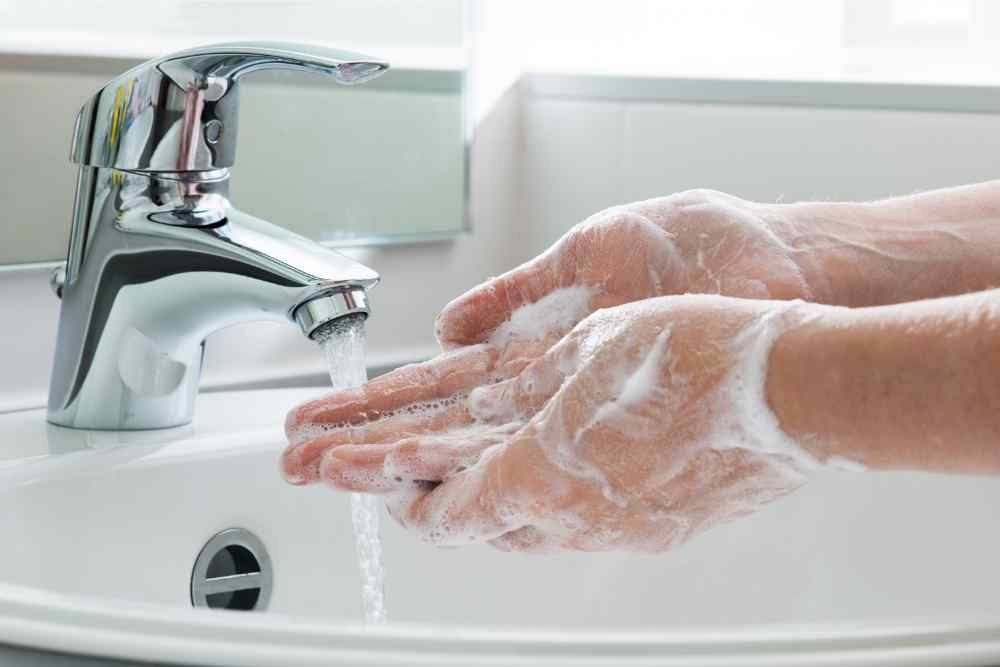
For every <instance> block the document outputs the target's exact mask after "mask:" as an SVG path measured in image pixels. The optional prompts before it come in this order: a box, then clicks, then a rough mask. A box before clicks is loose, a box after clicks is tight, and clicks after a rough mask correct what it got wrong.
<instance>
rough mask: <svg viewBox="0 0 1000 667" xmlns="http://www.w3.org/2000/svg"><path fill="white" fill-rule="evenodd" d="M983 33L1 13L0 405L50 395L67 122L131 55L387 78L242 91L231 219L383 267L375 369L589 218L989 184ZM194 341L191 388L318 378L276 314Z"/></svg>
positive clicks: (381, 6)
mask: <svg viewBox="0 0 1000 667" xmlns="http://www.w3.org/2000/svg"><path fill="white" fill-rule="evenodd" d="M154 19H155V25H156V26H158V29H157V32H156V33H155V34H152V33H147V32H143V31H142V30H140V31H136V25H137V24H138V25H147V26H152V25H153V24H154ZM160 26H162V29H161V28H160ZM998 38H1000V5H998V3H994V2H988V1H987V0H938V1H931V0H814V1H812V2H796V1H794V0H673V1H668V0H661V1H659V2H657V1H654V0H617V1H616V2H613V3H612V2H587V3H581V2H570V1H568V0H566V1H560V0H534V1H533V2H527V1H523V0H510V1H507V2H499V1H493V0H479V1H475V0H467V1H464V2H463V1H462V0H406V1H403V0H364V1H363V0H330V1H327V2H321V1H320V0H213V1H208V0H155V1H149V2H144V3H142V4H141V7H140V6H137V5H136V4H135V3H128V2H125V1H124V0H94V1H92V2H86V3H81V2H70V1H69V0H62V1H58V2H56V1H53V2H44V1H37V0H32V1H30V2H29V1H28V0H0V127H2V128H3V131H0V156H2V158H3V159H2V163H0V201H3V202H4V207H3V209H2V213H0V215H2V226H0V264H2V265H3V266H2V267H0V303H2V304H3V307H4V313H5V314H4V315H3V316H2V319H0V323H2V326H0V349H3V350H5V354H4V356H3V360H2V363H0V369H2V371H0V410H4V409H8V408H12V407H24V406H29V405H36V406H37V405H42V404H43V403H44V397H45V393H46V387H47V383H48V376H49V369H50V365H51V358H52V346H53V343H54V338H55V331H56V322H57V319H58V311H59V309H58V301H57V300H56V299H55V297H54V296H53V295H52V294H51V292H50V291H49V287H48V279H49V275H50V273H51V270H52V267H53V266H54V265H55V264H54V262H55V261H57V260H59V259H60V258H61V257H62V255H63V254H64V252H65V250H64V248H65V243H66V237H67V233H68V226H69V214H70V208H71V204H72V197H73V182H74V180H73V179H74V174H75V170H74V166H73V165H71V164H69V162H68V160H67V154H68V148H69V139H70V133H71V130H72V124H73V121H74V118H75V115H76V112H77V110H78V108H79V106H80V104H81V103H82V102H83V101H84V100H85V99H86V98H87V97H88V96H89V95H91V94H92V93H93V92H94V91H95V90H96V89H97V88H98V87H99V86H100V85H102V84H103V83H104V82H105V81H106V80H108V79H109V78H111V77H113V76H114V75H115V74H117V73H119V72H121V71H123V70H124V69H126V68H127V67H128V66H130V64H133V63H136V62H138V61H139V60H142V59H145V58H148V57H153V56H156V55H160V54H162V53H166V52H169V51H173V50H177V49H180V48H184V47H187V46H191V45H196V44H203V43H210V42H213V41H231V40H250V39H272V40H274V39H279V40H303V41H312V42H320V43H328V44H331V45H339V46H343V47H345V48H351V49H356V50H360V51H364V52H368V53H371V54H373V55H376V56H380V57H383V58H385V59H387V60H389V61H390V62H391V63H392V64H393V67H394V71H392V72H390V74H389V75H387V76H386V77H384V79H382V80H380V81H379V82H376V83H374V84H371V85H369V86H367V87H365V88H363V89H357V90H351V91H347V92H344V91H343V90H337V89H335V88H333V87H331V86H322V85H317V84H316V83H315V82H313V81H311V80H307V77H292V78H291V79H290V80H288V81H282V82H278V81H277V80H276V79H271V78H269V77H267V76H263V75H262V76H259V77H258V80H257V81H256V83H255V84H253V85H252V86H248V89H247V94H246V98H245V100H244V104H243V109H244V118H243V120H242V122H241V126H242V127H241V133H243V138H242V140H241V141H240V152H239V157H238V162H237V166H236V168H235V169H234V177H233V184H234V185H233V188H234V192H233V197H234V199H236V200H238V201H239V202H240V203H241V206H242V208H244V209H245V210H248V211H250V212H253V213H257V214H259V215H261V216H262V217H265V218H268V219H270V220H273V221H274V222H276V223H278V224H282V225H286V226H289V227H292V228H294V229H296V230H298V231H300V232H301V233H305V234H307V235H312V236H314V237H315V238H319V239H321V240H324V241H328V242H331V243H335V244H338V245H345V244H347V245H349V246H351V247H350V248H349V249H348V250H347V251H346V252H348V253H350V254H352V255H353V256H355V257H357V258H358V259H360V260H362V261H363V262H364V263H366V264H368V265H370V266H372V267H374V268H375V269H376V270H378V271H379V272H380V273H381V274H382V276H383V283H382V284H381V285H380V286H379V287H378V288H376V290H375V291H373V293H372V300H373V309H374V315H373V317H372V318H371V320H370V325H369V360H370V363H371V366H372V367H373V370H374V371H377V370H378V369H380V368H386V367H389V366H394V365H397V364H400V363H404V362H409V361H414V360H418V359H421V358H426V357H428V356H431V355H432V354H434V353H435V352H436V345H435V342H434V338H433V318H434V315H435V313H436V312H437V311H438V310H439V309H440V307H441V306H443V305H444V304H445V303H446V302H447V301H448V300H450V299H451V298H453V297H454V296H457V295H458V294H460V293H461V292H462V291H464V290H465V289H467V288H468V287H470V286H472V285H474V284H475V283H477V282H479V281H481V280H483V279H485V278H487V277H488V276H491V275H495V274H498V273H500V272H503V271H504V270H506V269H508V268H510V267H512V266H514V265H515V264H517V263H519V262H521V261H523V260H525V259H528V258H529V257H531V256H533V255H535V254H537V253H538V252H539V251H540V250H542V249H543V248H544V247H545V246H546V245H548V244H549V243H551V242H552V241H553V240H555V239H556V238H558V236H559V235H560V234H562V233H563V232H564V231H565V230H566V229H568V228H569V227H570V226H571V225H572V224H574V223H575V222H577V221H579V220H581V219H582V218H584V217H586V216H587V215H589V214H591V213H594V212H596V211H598V210H600V209H602V208H606V207H607V206H611V205H614V204H617V203H622V202H626V201H630V200H636V199H642V198H647V197H654V196H659V195H665V194H669V193H671V192H674V191H677V190H683V189H687V188H693V187H710V188H715V189H719V190H725V191H728V192H731V193H733V194H736V195H739V196H742V197H745V198H749V199H757V200H764V201H776V200H786V201H792V200H798V199H842V198H843V199H847V198H851V199H867V198H875V197H882V196H888V195H895V194H903V193H907V192H911V191H914V190H919V189H925V188H932V187H940V186H947V185H955V184H960V183H965V182H971V181H977V180H986V179H990V178H995V177H996V176H997V166H996V165H997V155H1000V131H998V130H1000V116H998V112H1000V94H998V93H997V90H998V89H997V88H996V87H995V86H996V84H997V83H998V81H997V79H998V77H1000V74H998V73H997V70H996V67H995V65H994V63H995V62H996V56H997V55H998V54H997V47H996V46H994V45H995V44H1000V39H998ZM282 76H283V77H285V76H286V75H285V74H283V75H282ZM208 347H209V350H208V353H207V355H206V359H207V364H208V365H207V367H206V369H205V373H204V380H203V381H204V385H205V387H206V388H209V389H211V388H222V387H243V386H271V385H276V384H301V383H303V382H308V383H315V384H322V383H323V382H324V380H325V377H324V369H323V365H322V359H321V358H320V356H319V355H318V354H317V352H316V349H315V346H314V345H312V344H311V343H310V342H309V341H307V340H305V339H304V338H303V337H302V336H301V335H299V334H298V332H297V331H296V330H295V329H294V328H293V327H285V326H281V325H275V324H268V323H256V324H248V325H240V326H237V327H232V328H230V329H228V330H225V331H222V332H220V333H218V334H216V335H214V336H213V337H212V338H210V339H209V341H208Z"/></svg>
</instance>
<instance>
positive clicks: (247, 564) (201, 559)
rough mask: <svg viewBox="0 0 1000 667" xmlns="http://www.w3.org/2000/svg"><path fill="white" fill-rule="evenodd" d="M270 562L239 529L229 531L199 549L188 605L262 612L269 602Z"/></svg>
mask: <svg viewBox="0 0 1000 667" xmlns="http://www.w3.org/2000/svg"><path fill="white" fill-rule="evenodd" d="M271 585H272V572H271V558H270V557H269V556H268V555H267V550H266V549H265V548H264V543H263V542H261V541H260V540H259V539H258V538H257V536H256V535H254V534H253V533H251V532H250V531H248V530H244V529H243V528H229V529H227V530H224V531H222V532H221V533H218V534H217V535H216V536H215V537H213V538H212V539H210V540H209V541H208V543H206V544H205V546H204V547H202V549H201V553H199V554H198V558H197V559H196V560H195V562H194V570H193V571H192V572H191V604H192V605H194V606H195V607H208V608H210V609H236V610H240V611H252V610H259V611H263V610H264V609H266V608H267V602H268V600H270V598H271Z"/></svg>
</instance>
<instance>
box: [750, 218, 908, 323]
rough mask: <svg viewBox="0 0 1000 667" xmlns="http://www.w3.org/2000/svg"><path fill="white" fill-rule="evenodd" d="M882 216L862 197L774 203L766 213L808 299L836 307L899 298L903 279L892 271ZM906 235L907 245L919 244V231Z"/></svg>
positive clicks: (887, 235) (769, 223)
mask: <svg viewBox="0 0 1000 667" xmlns="http://www.w3.org/2000/svg"><path fill="white" fill-rule="evenodd" d="M882 218H883V216H882V215H881V211H880V208H879V204H878V203H864V202H801V203H794V204H777V205H772V206H767V207H766V212H765V219H766V221H767V223H768V225H769V226H770V228H771V229H772V231H773V232H774V234H775V235H776V236H777V237H778V239H779V240H780V241H781V243H783V244H784V245H785V246H786V247H787V248H788V250H789V252H790V254H791V258H792V260H793V261H794V262H795V263H796V265H797V266H798V267H799V270H800V271H801V272H802V277H803V280H804V281H805V283H806V285H808V287H809V290H810V295H809V296H810V299H811V300H812V301H815V302H817V303H822V304H828V305H835V306H855V307H856V306H873V305H883V304H886V303H894V302H897V301H900V300H902V299H900V298H899V292H900V290H899V284H900V283H901V282H904V281H905V279H903V278H901V277H900V276H898V275H897V274H896V273H894V271H893V263H894V262H893V258H894V252H893V249H892V247H891V245H892V238H891V237H892V236H893V234H892V233H891V232H889V231H888V230H884V229H882V226H881V220H882ZM909 236H910V238H909V241H910V243H911V245H914V246H919V245H920V244H921V243H922V240H921V239H920V238H919V236H920V235H919V234H917V233H915V232H910V234H909ZM911 254H912V253H911ZM911 259H916V258H915V257H911Z"/></svg>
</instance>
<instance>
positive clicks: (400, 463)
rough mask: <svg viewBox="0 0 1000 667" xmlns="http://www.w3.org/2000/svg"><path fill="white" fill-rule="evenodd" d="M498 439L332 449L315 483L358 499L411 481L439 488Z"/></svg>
mask: <svg viewBox="0 0 1000 667" xmlns="http://www.w3.org/2000/svg"><path fill="white" fill-rule="evenodd" d="M503 438H504V436H503V435H502V434H501V433H499V432H497V433H493V434H483V435H479V436H476V437H472V438H469V437H464V438H459V437H455V436H450V435H432V436H428V437H423V438H410V439H407V440H404V441H402V442H398V443H381V444H361V445H341V446H339V447H332V448H330V449H327V450H326V451H325V452H324V453H323V454H322V456H321V457H320V458H321V462H320V465H319V479H321V480H322V481H324V482H326V483H327V484H330V485H331V486H333V487H335V488H337V489H340V490H342V491H357V492H361V493H386V492H389V491H394V490H396V489H398V488H399V487H400V486H402V485H404V484H408V483H410V482H413V481H424V482H438V481H441V480H443V479H445V478H446V477H449V476H451V475H452V474H454V473H456V472H459V471H461V470H463V469H465V468H468V467H470V466H472V465H475V463H476V462H477V461H478V460H479V457H480V455H481V454H482V453H483V452H484V451H485V450H487V449H489V448H490V447H493V446H495V445H497V444H499V443H500V442H502V440H503Z"/></svg>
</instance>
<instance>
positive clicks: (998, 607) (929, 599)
mask: <svg viewBox="0 0 1000 667" xmlns="http://www.w3.org/2000/svg"><path fill="white" fill-rule="evenodd" d="M316 393H317V392H316V390H303V389H296V390H269V391H257V392H232V393H219V394H207V395H203V396H201V397H200V398H199V399H198V412H197V418H196V421H195V423H194V424H193V425H192V426H190V427H184V428H180V429H172V430H166V431H157V432H144V433H98V432H83V431H71V430H66V429H62V428H58V427H54V426H50V425H48V424H46V423H45V421H44V414H43V412H42V411H27V412H17V413H10V414H6V415H0V507H2V508H3V509H2V511H0V536H2V537H0V540H2V544H3V548H2V549H0V582H2V583H0V644H2V645H4V646H3V647H0V661H2V659H3V657H4V656H5V655H9V656H20V655H22V653H20V651H22V650H23V649H18V648H13V647H30V648H31V649H32V650H35V649H43V650H50V651H59V652H64V653H72V654H76V655H99V656H109V657H119V658H126V659H130V660H158V661H178V662H187V663H194V664H261V665H265V664H297V665H298V664H351V665H357V664H390V663H391V664H398V663H399V662H403V663H414V664H418V663H419V664H424V663H426V664H453V663H454V664H470V663H477V662H486V661H491V660H492V661H497V662H502V663H504V664H520V663H524V664H564V663H567V664H568V663H578V662H579V661H580V660H584V659H585V660H587V661H589V662H587V664H621V663H622V661H625V660H633V659H634V660H636V661H638V662H641V661H642V660H643V659H654V658H655V660H656V661H657V662H658V663H659V664H664V663H671V662H672V661H676V662H677V664H709V663H711V664H774V663H775V662H777V661H779V660H786V661H787V664H800V663H801V664H816V663H817V662H818V661H820V660H821V659H824V660H831V661H832V663H836V664H848V663H851V664H854V663H858V664H860V663H866V664H915V662H916V661H917V658H916V657H915V656H921V658H922V659H924V660H926V661H927V663H926V664H938V661H941V662H942V664H943V663H945V662H946V663H948V664H986V663H991V662H993V663H995V662H998V661H1000V577H998V576H997V563H1000V511H998V510H997V508H1000V480H998V479H990V478H958V477H955V478H950V477H943V476H940V477H938V476H927V475H908V474H907V475H903V474H897V475H887V474H883V475H878V474H860V475H859V474H848V473H841V474H832V473H831V474H829V475H825V476H823V477H821V478H819V479H816V480H815V481H814V482H813V483H811V484H810V485H809V486H808V487H807V488H806V489H804V490H802V491H800V492H799V493H797V494H795V495H794V496H792V497H790V498H787V499H785V500H784V501H782V502H779V503H778V504H776V505H774V506H772V507H770V508H769V509H768V510H767V511H765V512H763V513H761V514H759V515H757V516H754V517H751V518H750V519H746V520H743V521H741V522H738V523H734V524H732V525H729V526H724V527H720V528H717V529H715V530H714V531H713V532H711V533H709V534H707V535H704V536H702V537H701V538H699V539H696V540H695V541H694V542H692V543H691V544H689V545H686V546H685V547H683V548H681V549H678V550H677V551H675V552H673V553H670V554H664V555H660V556H633V555H620V554H570V555H560V556H524V555H518V554H507V553H500V552H494V551H492V550H490V549H487V548H478V547H471V548H465V549H458V550H439V549H435V548H432V547H428V546H426V545H423V544H421V543H419V542H417V541H416V540H415V539H414V538H412V537H411V536H410V535H408V534H406V533H405V532H403V531H402V530H401V529H399V528H398V527H397V526H395V524H392V523H391V522H389V521H387V522H386V523H385V529H384V531H383V532H384V540H385V553H386V570H387V577H388V581H387V605H388V611H389V617H390V620H391V622H390V624H389V625H388V626H386V627H382V628H365V627H363V626H362V625H361V623H360V619H361V618H362V613H361V605H360V583H359V578H358V573H357V567H356V562H355V559H354V547H353V543H352V535H351V530H350V519H349V514H348V504H347V498H346V496H344V495H341V494H337V493H334V492H331V491H329V490H328V489H325V488H322V487H311V488H305V489H303V488H295V487H291V486H288V485H286V484H285V483H284V482H283V481H282V480H281V478H280V475H279V474H278V469H277V457H278V454H279V453H280V451H281V449H282V448H283V446H284V438H283V435H282V431H281V424H282V423H283V419H284V414H285V412H286V410H287V409H288V408H289V407H290V406H292V405H293V404H295V403H297V402H300V401H302V400H304V399H305V398H307V397H311V396H313V395H315V394H316ZM231 527H241V528H245V529H248V530H250V531H251V532H253V533H254V534H256V535H257V536H258V537H259V538H260V539H261V540H262V542H263V543H264V544H265V546H266V548H267V550H268V551H269V552H270V557H271V560H272V563H273V567H274V589H273V595H272V596H271V600H270V605H269V608H268V610H267V611H266V612H262V613H258V612H250V613H241V612H231V611H221V610H202V609H198V610H195V609H191V608H190V607H191V603H190V598H189V584H190V578H191V571H192V567H193V565H194V561H195V558H196V556H197V555H198V552H199V550H200V549H201V548H202V546H203V545H204V544H205V542H206V541H207V540H208V539H209V538H211V537H212V536H213V535H214V534H216V533H218V532H219V531H221V530H223V529H226V528H231ZM5 651H6V653H5ZM23 655H27V654H23ZM393 661H395V662H393ZM922 664H923V663H922Z"/></svg>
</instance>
